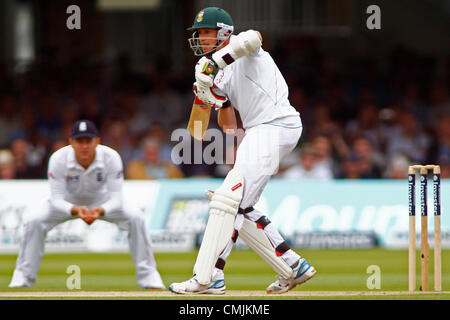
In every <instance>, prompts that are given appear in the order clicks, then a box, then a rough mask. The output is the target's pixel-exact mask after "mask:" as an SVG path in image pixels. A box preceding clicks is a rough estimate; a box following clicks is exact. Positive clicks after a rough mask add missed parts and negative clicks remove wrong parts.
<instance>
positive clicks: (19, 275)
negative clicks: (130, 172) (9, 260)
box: [10, 201, 163, 288]
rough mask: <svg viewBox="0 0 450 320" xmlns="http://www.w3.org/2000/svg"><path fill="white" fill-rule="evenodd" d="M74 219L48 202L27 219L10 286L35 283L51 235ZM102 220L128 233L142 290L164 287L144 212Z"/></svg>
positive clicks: (113, 214)
mask: <svg viewBox="0 0 450 320" xmlns="http://www.w3.org/2000/svg"><path fill="white" fill-rule="evenodd" d="M91 207H94V206H88V208H89V209H91ZM71 219H77V218H76V217H72V216H69V215H68V213H65V212H58V211H55V210H54V209H53V208H52V207H51V206H50V204H49V202H48V201H44V202H43V204H42V206H41V207H40V208H38V211H37V212H36V213H34V214H32V215H31V216H29V217H28V218H27V220H26V221H25V223H24V226H23V232H22V237H21V243H20V249H19V256H18V258H17V262H16V268H15V270H14V274H13V277H12V280H11V283H10V286H32V285H33V284H34V282H35V281H36V278H37V273H38V270H39V266H40V264H41V261H42V257H43V255H44V242H45V237H46V235H47V233H48V232H49V231H50V230H51V229H52V228H54V227H55V226H56V225H58V224H60V223H63V222H66V221H68V220H71ZM99 219H101V220H104V221H108V222H112V223H114V224H116V225H117V226H118V227H119V229H120V230H123V231H127V232H128V244H129V247H130V253H131V256H132V258H133V261H134V264H135V266H136V277H137V282H138V284H139V285H140V286H141V287H142V288H150V287H161V286H163V283H162V280H161V277H160V275H159V273H158V271H157V268H156V262H155V258H154V256H153V251H152V248H151V244H150V237H149V234H148V232H147V230H146V227H145V221H144V217H143V215H142V213H141V212H140V211H139V210H138V209H134V208H133V207H129V206H124V208H123V210H121V211H116V212H109V213H106V215H105V216H103V217H100V218H99ZM94 223H95V222H94ZM105 267H107V266H105Z"/></svg>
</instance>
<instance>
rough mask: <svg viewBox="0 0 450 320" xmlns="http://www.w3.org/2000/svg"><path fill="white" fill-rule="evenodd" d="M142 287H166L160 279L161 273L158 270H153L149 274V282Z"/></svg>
mask: <svg viewBox="0 0 450 320" xmlns="http://www.w3.org/2000/svg"><path fill="white" fill-rule="evenodd" d="M143 288H144V289H149V290H165V289H166V287H165V286H164V283H163V281H162V279H161V275H160V274H159V272H158V271H154V272H153V273H152V274H151V275H150V284H149V285H146V286H144V287H143Z"/></svg>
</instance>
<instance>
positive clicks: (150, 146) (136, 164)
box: [125, 137, 184, 179]
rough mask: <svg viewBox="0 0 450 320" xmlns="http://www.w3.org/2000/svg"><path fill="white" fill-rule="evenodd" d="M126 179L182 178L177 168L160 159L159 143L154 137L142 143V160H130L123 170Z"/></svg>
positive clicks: (182, 175)
mask: <svg viewBox="0 0 450 320" xmlns="http://www.w3.org/2000/svg"><path fill="white" fill-rule="evenodd" d="M125 176H126V178H127V179H167V178H169V179H171V178H183V177H184V174H183V172H182V171H181V170H180V169H178V167H177V166H175V165H174V164H172V163H171V162H169V161H166V160H163V159H161V157H160V143H159V141H158V139H156V138H154V137H150V138H145V140H144V141H143V143H142V158H137V159H134V160H132V161H131V162H130V163H129V164H128V165H127V166H126V170H125Z"/></svg>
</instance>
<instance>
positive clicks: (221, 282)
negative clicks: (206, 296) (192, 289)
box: [208, 279, 225, 289]
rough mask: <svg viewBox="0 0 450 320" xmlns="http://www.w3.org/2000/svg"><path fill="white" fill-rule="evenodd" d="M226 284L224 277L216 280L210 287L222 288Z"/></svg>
mask: <svg viewBox="0 0 450 320" xmlns="http://www.w3.org/2000/svg"><path fill="white" fill-rule="evenodd" d="M224 286H225V281H224V280H223V279H221V280H217V281H215V282H214V283H213V284H212V285H210V286H209V287H208V289H220V288H223V287H224Z"/></svg>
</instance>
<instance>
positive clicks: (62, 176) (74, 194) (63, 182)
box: [48, 144, 123, 215]
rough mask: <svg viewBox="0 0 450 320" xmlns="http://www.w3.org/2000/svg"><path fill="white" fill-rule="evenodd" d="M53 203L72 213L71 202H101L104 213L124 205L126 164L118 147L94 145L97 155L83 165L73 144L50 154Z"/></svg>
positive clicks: (63, 210)
mask: <svg viewBox="0 0 450 320" xmlns="http://www.w3.org/2000/svg"><path fill="white" fill-rule="evenodd" d="M48 180H49V183H50V199H49V202H50V205H51V206H52V207H53V208H54V209H55V210H58V211H62V212H67V213H68V214H69V215H70V209H71V208H72V206H74V205H77V206H101V207H102V208H103V209H105V215H107V214H108V212H113V211H116V210H119V209H121V207H122V184H123V165H122V159H121V158H120V155H119V153H118V152H117V151H115V150H113V149H111V148H110V147H107V146H104V145H100V144H99V145H98V146H97V148H96V149H95V159H94V161H93V162H92V163H91V165H90V166H89V167H88V168H87V169H84V168H83V167H82V166H81V165H80V164H79V163H78V162H77V160H76V159H75V151H74V149H73V148H72V146H70V145H69V146H66V147H63V148H61V149H59V150H58V151H56V152H55V153H53V154H52V155H51V157H50V160H49V164H48Z"/></svg>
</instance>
